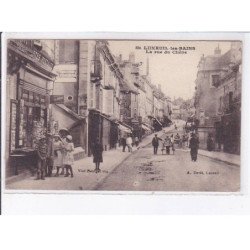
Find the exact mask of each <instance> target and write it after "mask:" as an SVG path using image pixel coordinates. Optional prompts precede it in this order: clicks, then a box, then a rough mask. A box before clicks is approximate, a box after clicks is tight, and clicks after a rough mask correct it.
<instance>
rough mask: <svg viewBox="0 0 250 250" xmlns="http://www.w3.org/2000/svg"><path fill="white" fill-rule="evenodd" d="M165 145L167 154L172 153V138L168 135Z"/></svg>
mask: <svg viewBox="0 0 250 250" xmlns="http://www.w3.org/2000/svg"><path fill="white" fill-rule="evenodd" d="M164 146H165V147H166V154H168V155H169V154H170V147H171V139H170V138H169V136H168V135H167V137H166V138H165V140H164Z"/></svg>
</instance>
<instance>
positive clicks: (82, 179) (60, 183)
mask: <svg viewBox="0 0 250 250" xmlns="http://www.w3.org/2000/svg"><path fill="white" fill-rule="evenodd" d="M172 129H173V127H172V126H171V127H168V128H165V129H164V131H166V132H167V131H170V130H172ZM164 131H163V130H162V131H159V132H157V134H158V136H159V137H160V136H162V135H163V134H164ZM154 135H155V133H153V134H151V135H148V136H147V137H145V138H144V139H143V140H142V142H141V143H140V144H139V146H138V148H136V147H133V152H132V153H134V152H136V151H137V150H140V148H142V147H145V146H147V145H148V144H150V143H151V141H152V138H153V137H154ZM126 150H127V149H126ZM130 155H131V153H129V152H122V147H119V148H117V149H112V150H109V151H104V152H103V160H104V162H103V163H101V165H100V168H101V172H100V173H98V174H97V173H95V172H94V169H95V164H94V163H93V157H85V158H84V159H82V160H79V161H76V162H75V163H74V166H73V171H74V177H73V178H71V177H67V178H66V177H64V176H59V177H49V178H46V179H45V180H34V179H35V177H34V176H25V177H24V178H23V179H21V178H18V179H15V180H13V181H11V182H7V183H6V189H21V190H33V191H34V190H95V187H96V186H97V185H98V184H99V183H100V182H101V181H102V180H103V179H104V178H106V177H107V176H108V175H109V174H110V173H111V172H112V171H113V170H114V169H115V168H116V166H118V165H119V164H121V163H122V162H123V161H124V160H126V159H127V158H128V157H129V156H130ZM54 173H55V170H54V171H53V174H54Z"/></svg>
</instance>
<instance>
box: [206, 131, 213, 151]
mask: <svg viewBox="0 0 250 250" xmlns="http://www.w3.org/2000/svg"><path fill="white" fill-rule="evenodd" d="M213 149H214V140H213V136H212V135H211V134H209V135H208V137H207V150H208V151H213Z"/></svg>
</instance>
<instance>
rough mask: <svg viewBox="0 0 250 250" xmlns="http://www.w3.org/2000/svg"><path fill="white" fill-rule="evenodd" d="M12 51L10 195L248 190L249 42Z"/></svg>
mask: <svg viewBox="0 0 250 250" xmlns="http://www.w3.org/2000/svg"><path fill="white" fill-rule="evenodd" d="M5 49H6V51H5V52H6V54H5V58H4V57H3V61H5V62H6V63H5V64H4V65H5V68H4V70H5V73H6V79H4V81H3V84H4V83H5V88H4V89H5V91H6V94H5V99H3V100H2V101H4V102H5V105H6V114H5V116H6V119H5V127H3V128H2V129H3V130H5V138H4V140H5V142H6V143H5V155H4V160H5V162H4V164H5V166H4V177H5V191H8V192H15V191H29V192H43V191H48V192H49V191H51V192H52V191H53V192H55V191H77V192H82V191H100V192H101V191H150V192H158V191H159V192H160V191H163V192H240V191H241V185H240V183H241V175H240V173H241V167H240V166H241V162H240V154H241V82H242V53H243V46H242V41H240V40H132V39H131V40H129V39H124V40H122V39H119V40H118V39H113V40H112V39H98V40H95V39H92V40H90V39H89V40H87V39H61V38H60V39H15V38H13V39H11V38H8V39H6V46H5ZM2 176H3V175H2Z"/></svg>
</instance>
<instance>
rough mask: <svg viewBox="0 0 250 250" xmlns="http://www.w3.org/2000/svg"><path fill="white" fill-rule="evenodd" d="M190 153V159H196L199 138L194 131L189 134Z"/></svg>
mask: <svg viewBox="0 0 250 250" xmlns="http://www.w3.org/2000/svg"><path fill="white" fill-rule="evenodd" d="M189 148H190V155H191V160H192V161H197V154H198V148H199V140H198V138H197V137H196V136H195V134H194V133H192V134H191V139H190V142H189Z"/></svg>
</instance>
